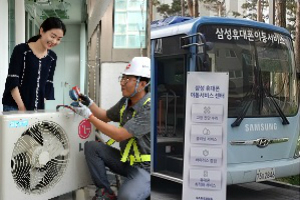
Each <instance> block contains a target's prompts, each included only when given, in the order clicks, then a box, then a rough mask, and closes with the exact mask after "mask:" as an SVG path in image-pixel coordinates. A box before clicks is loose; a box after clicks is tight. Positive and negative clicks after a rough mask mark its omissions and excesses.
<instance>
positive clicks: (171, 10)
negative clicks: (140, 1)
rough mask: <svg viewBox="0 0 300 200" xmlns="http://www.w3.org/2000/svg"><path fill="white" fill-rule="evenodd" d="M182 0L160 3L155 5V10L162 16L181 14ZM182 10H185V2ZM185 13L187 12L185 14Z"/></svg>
mask: <svg viewBox="0 0 300 200" xmlns="http://www.w3.org/2000/svg"><path fill="white" fill-rule="evenodd" d="M181 3H182V0H173V2H172V4H171V5H169V4H160V3H159V5H158V6H157V12H158V13H160V14H161V15H162V16H163V17H164V18H166V17H169V16H172V15H181V12H182V8H181ZM184 8H185V9H184V10H186V8H187V6H186V4H185V6H184ZM185 15H187V14H185Z"/></svg>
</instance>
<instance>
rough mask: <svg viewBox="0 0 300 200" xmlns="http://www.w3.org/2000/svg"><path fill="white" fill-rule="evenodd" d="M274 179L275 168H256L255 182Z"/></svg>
mask: <svg viewBox="0 0 300 200" xmlns="http://www.w3.org/2000/svg"><path fill="white" fill-rule="evenodd" d="M271 179H275V168H265V169H258V170H256V182H260V181H266V180H271Z"/></svg>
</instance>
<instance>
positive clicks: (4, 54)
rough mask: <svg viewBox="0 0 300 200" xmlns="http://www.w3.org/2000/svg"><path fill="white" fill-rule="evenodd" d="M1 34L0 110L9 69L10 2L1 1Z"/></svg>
mask: <svg viewBox="0 0 300 200" xmlns="http://www.w3.org/2000/svg"><path fill="white" fill-rule="evenodd" d="M0 24H1V29H0V35H1V38H2V40H1V45H0V55H1V56H0V63H1V66H0V99H1V103H0V112H1V111H2V110H3V106H2V95H3V92H4V85H5V80H6V76H7V70H8V2H7V1H3V0H1V1H0Z"/></svg>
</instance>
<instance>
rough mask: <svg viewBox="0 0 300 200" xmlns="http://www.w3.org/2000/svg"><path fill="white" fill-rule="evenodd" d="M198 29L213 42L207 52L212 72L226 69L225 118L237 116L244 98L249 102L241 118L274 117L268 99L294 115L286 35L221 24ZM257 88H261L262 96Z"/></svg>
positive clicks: (295, 102)
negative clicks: (227, 86) (226, 103)
mask: <svg viewBox="0 0 300 200" xmlns="http://www.w3.org/2000/svg"><path fill="white" fill-rule="evenodd" d="M199 32H201V33H202V34H203V35H204V36H205V38H206V41H207V42H211V43H213V48H212V49H211V50H208V51H207V53H208V55H209V57H210V61H211V62H212V64H211V66H212V71H215V72H229V79H230V80H229V100H228V101H229V108H228V115H229V117H237V116H238V115H239V112H240V111H241V110H242V109H243V108H244V102H245V101H251V104H250V106H249V108H248V109H247V112H246V115H245V117H266V116H269V117H273V116H278V111H277V109H276V108H275V106H274V103H272V100H271V98H272V99H274V100H275V102H276V103H277V104H278V105H279V107H280V109H281V110H282V112H283V114H284V115H285V116H294V115H296V113H297V109H298V107H297V105H298V98H297V95H296V87H295V86H294V85H293V84H295V81H293V80H295V77H296V76H295V72H294V68H293V66H294V55H293V51H292V46H291V41H290V39H289V38H288V37H287V36H285V35H282V34H279V33H276V32H272V31H267V30H261V29H260V30H256V29H254V28H247V27H237V26H225V25H204V26H200V28H199ZM220 32H223V35H220V34H219V33H220ZM225 32H227V33H229V32H231V33H232V35H229V34H227V35H226V34H225ZM233 32H236V33H237V34H235V35H234V34H233ZM249 33H252V36H251V38H248V37H250V35H251V34H249ZM243 34H244V35H243ZM245 38H247V39H245ZM258 88H262V92H263V93H264V94H263V95H262V94H259V93H258V91H260V90H258Z"/></svg>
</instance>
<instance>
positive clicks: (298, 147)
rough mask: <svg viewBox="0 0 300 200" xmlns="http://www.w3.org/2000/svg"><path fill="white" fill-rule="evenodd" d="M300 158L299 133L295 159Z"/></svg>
mask: <svg viewBox="0 0 300 200" xmlns="http://www.w3.org/2000/svg"><path fill="white" fill-rule="evenodd" d="M299 157H300V133H299V137H298V141H297V145H296V150H295V155H294V158H299Z"/></svg>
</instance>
